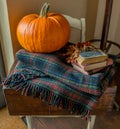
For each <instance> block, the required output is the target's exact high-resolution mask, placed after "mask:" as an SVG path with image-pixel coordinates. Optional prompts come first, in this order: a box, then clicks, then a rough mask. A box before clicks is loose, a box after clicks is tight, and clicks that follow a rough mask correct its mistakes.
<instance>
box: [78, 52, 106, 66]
mask: <svg viewBox="0 0 120 129" xmlns="http://www.w3.org/2000/svg"><path fill="white" fill-rule="evenodd" d="M107 58H108V56H107V54H105V53H104V52H103V51H102V50H100V49H95V50H92V49H91V50H89V51H82V52H80V53H79V56H78V58H77V59H76V60H77V62H79V63H81V64H82V65H83V64H90V63H96V62H101V61H104V60H106V59H107Z"/></svg>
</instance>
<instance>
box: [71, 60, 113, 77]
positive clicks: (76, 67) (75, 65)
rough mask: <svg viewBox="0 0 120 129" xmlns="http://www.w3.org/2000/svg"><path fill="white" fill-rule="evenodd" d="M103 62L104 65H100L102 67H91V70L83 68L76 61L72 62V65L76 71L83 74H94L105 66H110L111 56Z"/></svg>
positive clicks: (111, 62)
mask: <svg viewBox="0 0 120 129" xmlns="http://www.w3.org/2000/svg"><path fill="white" fill-rule="evenodd" d="M104 62H105V64H106V65H105V66H102V67H94V68H93V69H91V70H85V69H84V67H80V66H79V65H78V64H76V63H72V66H73V68H74V69H76V70H77V71H79V72H81V73H83V74H85V75H91V74H95V73H97V72H99V71H101V70H102V69H104V68H106V67H107V66H110V65H112V64H113V60H112V59H111V58H108V59H107V60H106V61H104Z"/></svg>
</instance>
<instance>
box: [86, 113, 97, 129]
mask: <svg viewBox="0 0 120 129" xmlns="http://www.w3.org/2000/svg"><path fill="white" fill-rule="evenodd" d="M95 118H96V115H91V116H90V119H89V120H88V125H87V129H93V126H94V124H95Z"/></svg>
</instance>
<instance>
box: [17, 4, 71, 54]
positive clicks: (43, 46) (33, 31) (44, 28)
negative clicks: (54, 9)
mask: <svg viewBox="0 0 120 129" xmlns="http://www.w3.org/2000/svg"><path fill="white" fill-rule="evenodd" d="M48 8H49V4H48V3H45V4H44V5H43V6H42V9H41V12H40V15H37V14H30V15H27V16H25V17H23V18H22V19H21V21H20V22H19V24H18V26H17V38H18V41H19V43H20V44H21V46H22V47H23V48H25V49H26V50H28V51H30V52H42V53H50V52H54V51H57V50H59V49H60V48H62V47H63V46H64V45H65V44H66V43H67V41H68V40H69V37H70V25H69V23H68V21H67V20H66V19H65V17H64V16H62V15H61V14H58V13H48Z"/></svg>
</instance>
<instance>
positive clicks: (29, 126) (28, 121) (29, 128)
mask: <svg viewBox="0 0 120 129" xmlns="http://www.w3.org/2000/svg"><path fill="white" fill-rule="evenodd" d="M26 122H27V127H28V129H33V127H32V117H31V116H26Z"/></svg>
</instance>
